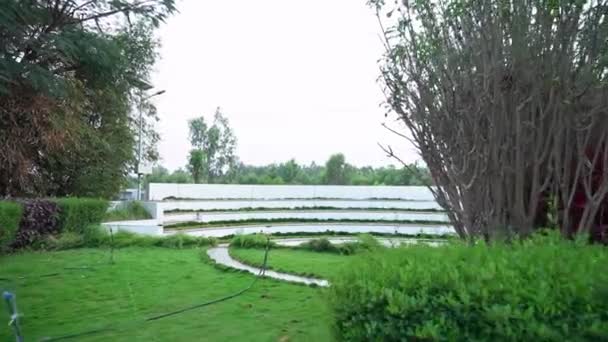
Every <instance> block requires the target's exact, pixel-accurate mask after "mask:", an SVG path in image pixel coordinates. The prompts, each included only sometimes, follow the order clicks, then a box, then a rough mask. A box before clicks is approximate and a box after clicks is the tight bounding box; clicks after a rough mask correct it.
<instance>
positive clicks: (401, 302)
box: [329, 236, 608, 341]
mask: <svg viewBox="0 0 608 342" xmlns="http://www.w3.org/2000/svg"><path fill="white" fill-rule="evenodd" d="M329 292H330V294H329V298H330V301H329V302H330V303H331V304H330V305H331V308H332V310H333V312H334V317H335V327H336V333H337V335H338V337H339V339H340V340H345V341H399V340H401V341H403V340H429V341H444V340H445V341H471V340H473V341H573V340H577V341H582V340H587V341H600V340H602V341H605V340H608V249H607V248H606V247H603V246H596V245H587V244H585V243H581V242H580V241H564V240H562V239H561V238H559V237H557V238H556V237H555V236H549V237H535V238H533V239H531V240H526V241H524V242H515V243H512V244H500V243H498V244H494V245H486V244H485V243H477V244H475V245H474V246H471V245H465V244H459V243H451V244H447V245H446V246H442V247H430V246H425V245H413V246H408V247H401V248H394V249H392V248H387V249H380V250H378V251H376V252H372V253H366V254H365V256H362V257H359V258H358V259H356V261H354V262H352V263H351V264H350V266H349V267H348V268H347V269H346V270H344V271H343V273H341V274H339V275H337V277H335V279H334V280H333V282H332V286H331V288H330V289H329Z"/></svg>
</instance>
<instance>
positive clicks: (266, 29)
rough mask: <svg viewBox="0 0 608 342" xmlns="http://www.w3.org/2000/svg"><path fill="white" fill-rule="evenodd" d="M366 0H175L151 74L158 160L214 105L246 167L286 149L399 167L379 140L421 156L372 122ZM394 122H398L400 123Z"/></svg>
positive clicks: (180, 155)
mask: <svg viewBox="0 0 608 342" xmlns="http://www.w3.org/2000/svg"><path fill="white" fill-rule="evenodd" d="M365 3H366V1H365V0H307V1H293V0H258V1H251V0H221V1H220V0H215V1H201V0H178V10H179V12H180V13H178V14H176V15H174V16H173V17H171V18H170V19H169V20H167V22H166V23H165V24H164V25H163V26H161V28H160V29H159V31H158V37H159V39H160V41H161V44H162V46H161V48H160V60H159V61H158V62H157V64H156V66H155V72H154V74H153V77H152V83H153V84H154V86H155V89H153V90H151V92H154V91H156V90H161V89H162V90H166V93H164V94H163V95H160V96H157V97H155V98H154V103H155V105H156V106H157V108H158V113H159V117H160V121H159V122H158V123H157V129H158V131H159V132H160V134H161V139H162V140H161V142H160V144H159V152H160V156H161V159H162V160H161V162H160V164H162V165H164V166H165V167H167V168H169V169H171V170H174V169H177V168H179V167H183V166H185V164H186V159H187V155H188V152H189V150H190V148H191V147H190V143H189V141H188V120H190V119H192V118H195V117H199V116H201V115H202V116H204V117H205V119H206V120H207V121H208V122H211V120H212V118H213V113H214V112H215V108H216V107H218V106H220V107H221V108H222V111H223V113H224V115H225V116H226V117H227V118H228V120H229V121H230V124H231V126H232V128H233V130H234V132H235V134H236V136H237V139H238V146H237V154H238V156H239V158H240V160H241V161H243V162H244V163H246V164H252V165H263V164H269V163H278V162H284V161H287V160H289V159H291V158H295V159H296V160H297V161H298V162H300V163H305V164H308V163H310V162H312V161H314V162H316V163H317V164H323V163H324V162H325V161H326V160H327V159H328V157H329V156H330V155H331V154H333V153H338V152H341V153H344V155H345V156H346V160H347V162H349V163H351V164H354V165H357V166H364V165H372V166H382V165H388V164H397V163H396V162H395V161H394V160H392V159H390V158H388V157H387V156H386V154H385V153H384V152H383V151H382V150H381V149H380V148H379V147H378V143H382V144H385V145H390V146H391V147H392V148H393V149H394V150H395V151H396V152H398V154H399V155H400V157H401V158H402V159H404V160H406V161H408V162H413V161H415V160H419V159H420V158H419V157H418V156H417V154H416V152H415V150H414V148H413V147H412V146H411V144H410V143H409V142H407V141H406V140H404V139H402V138H400V137H398V136H396V135H394V134H393V133H391V132H389V131H388V130H386V129H385V128H383V127H382V126H381V124H382V123H383V122H385V121H386V122H387V123H388V124H390V125H392V126H394V127H397V128H399V125H398V124H397V123H396V122H394V116H393V117H392V118H391V116H390V115H389V117H388V119H386V118H385V117H384V113H385V110H384V109H383V108H382V107H381V104H382V102H383V94H382V92H381V86H380V84H379V83H378V82H377V78H378V75H379V67H378V59H379V58H380V57H381V56H382V53H383V46H382V43H381V40H380V36H379V33H380V29H379V25H378V22H377V19H376V17H375V15H374V12H373V10H372V9H370V8H369V7H368V6H367V5H366V4H365ZM400 129H404V128H400Z"/></svg>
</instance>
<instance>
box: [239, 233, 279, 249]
mask: <svg viewBox="0 0 608 342" xmlns="http://www.w3.org/2000/svg"><path fill="white" fill-rule="evenodd" d="M268 243H269V244H270V247H275V246H276V244H275V243H274V242H272V241H270V242H268V240H267V237H266V235H264V234H247V235H245V234H239V235H235V236H234V237H233V238H232V240H231V241H230V247H239V248H265V247H266V245H267V244H268Z"/></svg>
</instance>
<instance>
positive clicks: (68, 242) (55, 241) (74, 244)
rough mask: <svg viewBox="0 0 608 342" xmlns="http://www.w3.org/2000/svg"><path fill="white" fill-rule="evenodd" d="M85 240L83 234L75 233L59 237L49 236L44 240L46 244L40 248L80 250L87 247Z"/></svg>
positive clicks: (62, 234)
mask: <svg viewBox="0 0 608 342" xmlns="http://www.w3.org/2000/svg"><path fill="white" fill-rule="evenodd" d="M85 243H86V241H85V239H84V237H83V236H82V235H81V234H78V233H74V232H65V233H61V234H59V236H52V235H51V236H48V237H47V238H46V239H45V240H44V244H43V245H40V246H38V248H40V249H52V250H63V249H71V248H79V247H84V246H85Z"/></svg>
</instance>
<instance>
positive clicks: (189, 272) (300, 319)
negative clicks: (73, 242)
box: [0, 247, 339, 341]
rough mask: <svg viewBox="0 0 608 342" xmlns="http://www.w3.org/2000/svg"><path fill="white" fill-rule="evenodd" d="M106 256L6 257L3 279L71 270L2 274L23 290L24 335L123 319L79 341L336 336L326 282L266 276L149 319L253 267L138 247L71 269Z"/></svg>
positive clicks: (239, 281) (87, 252) (1, 314)
mask: <svg viewBox="0 0 608 342" xmlns="http://www.w3.org/2000/svg"><path fill="white" fill-rule="evenodd" d="M274 252H275V251H273V255H272V258H273V257H274V256H275V255H274ZM277 254H278V253H277ZM104 255H105V256H107V251H103V250H99V249H80V250H69V251H61V252H46V253H34V252H28V253H23V254H19V255H13V256H4V257H0V278H11V279H12V278H14V277H17V276H31V275H41V274H48V273H53V272H66V273H62V274H61V275H59V276H51V277H43V278H40V277H31V278H25V279H21V280H17V281H16V282H14V281H11V282H6V281H1V280H0V289H2V290H4V289H7V288H8V289H10V290H12V291H14V292H15V293H16V294H17V303H18V306H19V310H20V311H21V312H22V313H23V318H22V322H23V326H22V328H23V331H24V335H25V340H26V341H38V340H40V339H41V338H43V337H46V336H51V337H55V336H58V335H64V334H69V333H76V332H80V331H85V330H90V329H94V328H98V327H103V326H106V325H108V324H117V329H115V330H112V331H109V332H103V333H99V334H93V335H89V336H81V337H78V338H75V339H72V340H73V341H311V340H313V341H331V340H332V338H331V331H330V326H329V324H330V323H329V322H330V317H329V312H328V309H327V308H326V305H325V303H324V299H323V296H324V293H323V291H324V290H323V289H319V288H310V287H305V286H300V285H291V284H286V283H280V282H277V281H274V280H268V279H261V280H260V281H258V282H257V283H256V284H255V285H254V287H253V288H252V289H251V290H250V291H248V292H246V293H245V294H243V295H242V296H240V297H236V298H234V299H231V300H229V301H226V302H222V303H219V304H215V305H211V306H207V307H203V308H200V309H196V310H193V311H189V312H186V313H183V314H180V315H176V316H172V317H168V318H164V319H161V320H158V321H153V322H142V321H143V319H144V318H146V317H150V316H153V315H156V314H161V313H165V312H169V311H173V310H176V309H180V308H183V307H187V306H191V305H195V304H198V303H201V302H205V301H208V300H211V299H215V298H219V297H222V296H225V295H227V294H232V293H234V292H237V291H238V290H240V289H242V288H244V287H246V286H248V285H249V284H250V282H251V281H252V280H253V279H254V276H252V275H249V274H244V273H236V272H224V271H220V270H217V269H215V268H214V267H213V266H211V265H209V264H206V263H204V262H203V261H201V258H200V252H199V250H197V249H183V250H175V249H166V248H136V247H131V248H125V249H120V250H117V251H116V252H115V261H116V263H115V264H114V265H109V264H107V263H104V264H101V265H99V266H97V267H96V268H95V270H82V269H80V270H72V271H66V270H64V269H63V267H74V266H82V265H87V264H92V263H94V262H98V261H100V260H107V259H105V258H104ZM259 255H261V254H259ZM335 257H336V258H339V257H338V256H335ZM277 258H278V255H277ZM2 304H4V303H2ZM5 322H8V315H7V312H6V310H5V309H4V305H3V306H2V308H1V310H0V323H1V325H0V341H9V340H12V335H11V334H10V332H9V331H8V330H7V328H8V327H7V326H6V323H5Z"/></svg>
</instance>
